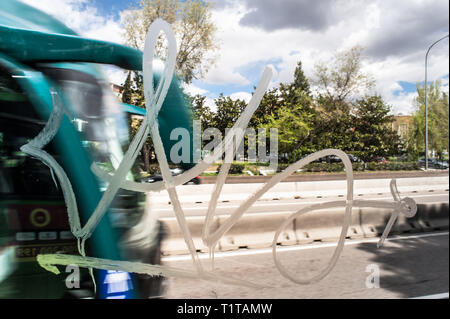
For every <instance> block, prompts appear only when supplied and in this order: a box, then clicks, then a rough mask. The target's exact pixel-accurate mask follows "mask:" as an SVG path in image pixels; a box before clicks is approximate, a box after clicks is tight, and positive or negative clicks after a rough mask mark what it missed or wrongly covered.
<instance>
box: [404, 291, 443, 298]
mask: <svg viewBox="0 0 450 319" xmlns="http://www.w3.org/2000/svg"><path fill="white" fill-rule="evenodd" d="M409 299H448V292H444V293H441V294H434V295H428V296H421V297H414V298H409Z"/></svg>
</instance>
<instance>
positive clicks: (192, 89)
mask: <svg viewBox="0 0 450 319" xmlns="http://www.w3.org/2000/svg"><path fill="white" fill-rule="evenodd" d="M183 88H184V91H185V92H186V93H188V94H190V95H192V96H195V95H197V94H200V95H205V94H206V93H208V91H207V90H204V89H201V88H199V87H196V86H195V85H194V84H192V83H191V84H188V85H186V84H184V85H183Z"/></svg>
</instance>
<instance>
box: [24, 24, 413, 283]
mask: <svg viewBox="0 0 450 319" xmlns="http://www.w3.org/2000/svg"><path fill="white" fill-rule="evenodd" d="M161 32H164V34H165V36H166V37H167V43H168V55H167V57H166V59H165V61H166V62H165V67H164V71H163V74H162V77H161V80H160V82H159V84H158V87H157V88H156V90H154V86H153V68H152V67H153V60H154V48H155V44H156V40H157V38H158V35H159V34H160V33H161ZM176 54H177V48H176V41H175V37H174V34H173V31H172V29H171V27H170V25H169V24H167V23H166V22H164V21H163V20H161V19H158V20H156V21H155V22H154V23H153V24H152V25H151V26H150V28H149V31H148V34H147V37H146V42H145V49H144V55H143V65H142V67H143V75H144V93H145V100H146V106H147V114H146V116H145V118H144V120H143V123H142V125H141V127H140V128H139V131H138V132H137V134H136V135H135V138H134V139H133V141H132V142H131V144H130V146H129V149H128V150H127V152H126V154H125V156H124V158H123V160H122V162H121V163H120V165H119V167H118V168H117V169H116V171H115V172H114V174H108V173H106V172H104V171H103V170H101V169H100V168H99V167H97V166H96V165H95V164H93V165H92V167H91V169H92V171H93V172H94V173H95V174H96V175H97V176H98V177H100V178H102V179H103V180H105V181H107V182H108V183H109V184H108V187H107V189H106V191H105V192H104V194H103V196H102V198H101V200H100V202H99V203H98V205H97V208H96V209H95V210H94V212H93V213H92V215H91V217H90V218H89V219H88V221H87V222H86V224H85V225H84V226H83V227H82V226H81V223H80V218H79V214H78V208H77V203H76V200H75V196H74V193H73V190H72V186H71V183H70V181H69V179H68V178H67V176H66V174H65V172H64V170H63V169H62V168H61V167H60V166H59V165H58V163H57V162H56V161H55V159H53V158H52V157H51V156H50V155H49V154H48V153H46V152H45V151H43V150H42V148H43V147H44V146H45V145H46V144H47V143H48V142H49V141H51V140H52V138H53V137H54V136H55V134H56V132H57V131H58V129H59V125H60V123H61V120H62V118H63V116H64V113H65V109H64V105H62V103H61V102H60V100H59V99H58V97H57V96H56V95H55V94H53V110H52V113H51V115H50V118H49V120H48V122H47V123H46V126H45V127H44V129H43V130H42V131H41V132H40V134H39V135H38V136H37V137H36V138H34V139H33V140H32V141H31V142H29V143H28V144H26V145H24V146H22V148H21V150H22V151H23V152H24V153H27V154H28V155H30V156H33V157H35V158H38V159H40V160H42V161H43V162H44V163H45V164H46V165H48V166H49V167H50V168H51V169H52V170H53V171H54V172H55V174H56V177H57V178H58V180H59V182H60V184H61V187H62V190H63V194H64V198H65V202H66V206H67V210H68V214H69V223H70V227H71V231H72V233H73V234H74V236H75V237H76V238H77V239H78V243H79V251H80V254H81V256H73V255H64V254H46V255H38V256H37V260H38V262H39V264H40V265H41V266H42V267H44V268H45V269H47V270H49V271H51V272H54V273H59V270H58V268H57V267H55V265H77V266H79V267H86V268H90V269H92V268H96V269H105V270H116V271H118V270H120V271H126V272H134V273H141V274H149V275H153V276H178V277H184V278H198V279H203V280H212V281H215V282H222V283H226V284H235V285H245V286H250V287H262V286H260V285H258V284H256V283H251V282H247V281H245V280H242V279H240V278H233V277H230V276H221V275H219V274H215V273H213V272H212V271H207V270H206V269H205V268H204V267H203V265H202V263H201V261H200V259H199V257H198V255H197V251H196V247H195V245H194V242H193V239H192V236H191V233H190V231H189V228H188V227H187V222H186V217H185V214H184V212H183V208H182V205H181V203H180V200H179V198H178V194H177V190H176V186H178V185H182V184H184V183H186V182H187V181H189V180H190V179H192V178H194V177H195V176H198V175H199V174H201V173H202V172H203V171H205V170H206V169H207V168H208V167H209V166H210V164H211V163H213V162H214V161H216V160H218V159H219V158H220V157H221V156H222V155H223V153H224V152H225V151H231V152H234V149H233V138H234V136H236V140H237V141H240V140H241V139H242V138H243V133H244V132H245V128H246V127H247V125H248V123H249V121H250V118H251V117H252V115H253V113H254V112H255V110H256V108H257V107H258V105H259V103H260V101H261V99H262V97H263V95H264V92H265V91H266V89H267V87H268V85H269V83H270V79H271V76H272V74H271V70H270V68H266V69H265V70H264V73H263V75H262V77H261V80H260V82H259V84H258V86H257V88H256V90H255V92H254V94H253V96H252V98H251V100H250V102H249V104H248V106H247V107H246V108H245V110H244V111H243V113H242V114H241V116H240V117H239V119H238V120H237V121H236V123H235V124H234V126H233V127H232V129H231V130H230V131H229V132H228V134H227V135H226V136H225V140H224V141H223V142H222V144H221V145H219V151H216V152H214V154H212V155H208V156H207V157H206V158H204V159H203V160H201V161H200V162H199V163H197V164H196V165H195V166H194V167H193V168H191V169H190V170H188V171H186V172H184V173H183V174H181V175H178V176H172V174H171V173H170V169H169V164H168V161H167V158H166V155H165V152H164V147H163V141H162V140H161V137H160V134H159V129H158V122H157V117H158V113H159V110H160V109H161V107H162V104H163V102H164V99H165V97H166V94H167V91H168V88H169V85H170V83H171V81H172V77H173V73H174V69H175V58H176ZM149 134H150V136H151V138H152V140H153V143H154V147H155V153H156V156H157V159H158V163H159V165H160V169H161V173H162V176H163V180H162V181H160V182H156V183H151V184H145V183H136V182H132V181H129V180H126V175H127V173H128V172H129V170H130V168H131V166H132V165H133V163H134V161H135V160H136V157H137V155H138V153H139V150H140V149H141V148H142V146H143V143H144V142H145V140H146V139H147V137H148V135H149ZM327 155H336V156H338V157H339V158H340V159H341V160H342V162H343V163H344V166H345V171H346V178H347V197H346V200H342V201H333V202H327V203H323V204H317V205H312V206H309V207H307V208H303V209H301V210H299V211H297V212H296V213H294V214H292V215H291V216H290V217H289V218H288V219H287V220H286V221H285V222H284V223H283V224H282V225H280V227H279V229H278V231H277V232H276V234H275V238H274V241H273V256H274V260H275V264H276V266H277V268H278V269H279V271H280V272H281V274H282V275H283V276H285V277H287V278H289V279H291V280H292V281H294V282H296V283H299V284H309V283H312V282H316V281H318V280H321V279H322V278H324V277H325V276H326V275H327V274H328V273H329V272H330V271H331V270H332V269H333V267H334V266H335V264H336V262H337V260H338V258H339V256H340V254H341V252H342V249H343V246H344V241H345V238H346V234H347V231H348V227H349V225H350V220H351V213H352V208H353V207H375V208H388V209H392V210H393V213H392V215H391V218H390V220H389V222H388V224H387V226H386V228H385V230H384V232H383V235H382V237H381V239H380V241H379V243H378V246H381V245H382V244H383V241H384V240H385V239H386V238H387V236H388V234H389V232H390V229H391V227H392V225H393V224H394V222H395V220H396V219H397V217H398V216H399V214H400V213H403V214H405V215H406V216H407V217H412V216H414V215H415V213H416V210H417V207H416V204H415V202H414V200H412V199H410V198H405V199H401V198H400V196H399V193H398V191H397V187H396V183H395V180H392V181H391V193H392V196H393V199H394V201H393V202H382V201H364V200H353V171H352V165H351V162H350V160H349V158H348V156H347V155H346V154H345V153H344V152H342V151H340V150H336V149H327V150H323V151H320V152H316V153H314V154H311V155H309V156H307V157H305V158H303V159H301V160H299V161H298V162H296V163H294V164H292V165H291V166H289V167H288V168H286V169H285V170H284V171H283V172H281V173H279V174H277V175H275V176H273V177H272V178H271V179H270V180H269V181H268V182H267V183H265V184H263V185H262V186H261V187H260V188H259V189H258V190H257V191H256V192H255V193H254V194H252V195H251V196H249V197H248V198H247V200H245V201H244V202H243V203H242V204H241V205H240V206H239V207H238V208H237V209H235V210H234V211H233V212H232V214H231V215H230V216H229V218H228V219H227V220H226V221H225V222H224V223H223V224H221V226H220V227H219V228H218V229H217V230H215V231H214V232H211V230H212V222H213V219H214V215H215V211H216V207H217V202H218V198H219V195H220V193H221V191H222V187H223V185H224V183H225V179H226V176H227V174H228V171H229V169H230V165H231V164H230V163H224V164H223V165H222V166H221V170H220V172H219V175H218V178H217V182H216V184H215V187H214V190H213V192H212V194H211V199H210V201H209V206H208V209H207V212H206V217H205V222H204V226H203V234H202V239H203V242H204V243H205V244H206V245H207V246H208V247H209V249H210V252H211V256H213V254H214V249H215V247H216V245H217V243H218V241H219V239H220V238H221V237H222V236H223V235H224V234H225V233H226V232H227V231H228V230H229V229H230V228H231V227H232V226H233V225H234V224H235V223H236V222H237V221H238V220H239V218H240V217H241V216H242V215H243V214H244V213H245V212H246V211H247V210H248V209H249V208H250V207H251V206H252V205H253V204H254V203H255V202H256V201H257V200H258V199H259V198H260V197H261V196H262V195H263V194H264V193H266V192H267V191H268V190H270V189H271V188H272V187H273V186H274V185H276V184H277V183H279V182H281V181H283V180H284V179H286V178H287V177H288V176H290V175H291V174H293V173H294V172H295V171H296V170H298V169H300V168H301V167H303V166H305V165H306V164H308V163H310V162H312V161H314V160H316V159H318V158H321V157H323V156H327ZM233 156H234V153H233ZM119 188H122V189H128V190H133V191H138V192H154V191H160V190H163V189H166V190H167V191H168V194H169V196H170V200H171V202H172V205H173V210H174V212H175V216H176V218H177V221H178V224H179V226H180V228H181V231H182V233H183V236H184V240H185V242H186V245H187V247H188V249H189V251H190V253H191V256H192V260H193V263H194V265H195V268H196V271H187V270H184V269H177V268H170V267H165V266H161V265H150V264H142V263H137V262H130V261H115V260H106V259H99V258H94V257H87V256H86V255H85V249H84V245H85V241H86V240H87V239H88V238H89V237H90V236H91V234H92V232H93V231H94V229H95V228H96V226H97V225H98V223H99V221H100V220H101V218H102V217H103V216H104V214H105V213H106V211H107V209H108V207H109V205H110V204H111V202H112V200H113V199H114V196H115V195H116V193H117V191H118V190H119ZM333 207H345V217H344V224H343V227H342V232H341V235H340V238H339V242H338V245H337V247H336V249H335V251H334V253H333V255H332V257H331V259H330V261H329V263H328V265H327V266H326V267H325V268H324V269H323V270H322V271H321V272H320V273H319V274H318V275H316V276H315V277H313V278H310V279H298V278H296V277H295V276H294V275H293V274H291V273H289V272H288V271H287V270H286V269H285V268H284V267H283V266H282V265H281V264H280V262H279V261H278V259H277V252H276V247H277V239H278V236H279V235H280V233H281V231H282V230H283V229H284V228H285V227H286V225H288V223H290V222H292V220H293V219H295V218H297V217H298V216H300V215H302V214H306V213H308V212H311V211H314V210H320V209H326V208H333Z"/></svg>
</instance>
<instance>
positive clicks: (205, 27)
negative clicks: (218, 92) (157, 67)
mask: <svg viewBox="0 0 450 319" xmlns="http://www.w3.org/2000/svg"><path fill="white" fill-rule="evenodd" d="M158 18H162V19H164V20H165V21H166V22H168V23H170V24H171V25H172V28H173V30H174V33H175V37H176V39H177V47H178V55H177V59H176V69H177V71H178V73H179V75H180V76H181V77H182V78H183V79H184V81H185V82H186V83H190V82H191V81H192V80H193V79H199V78H201V77H203V76H204V75H205V74H206V72H208V70H209V68H210V67H211V66H212V65H213V63H214V61H215V59H216V56H215V55H214V54H213V53H214V52H215V51H216V50H217V49H218V45H217V42H216V39H215V33H216V27H215V25H214V23H213V21H212V18H211V3H209V2H208V1H201V0H186V1H180V0H140V1H139V3H138V7H136V8H133V9H132V10H130V11H129V13H128V14H127V15H126V16H125V34H124V35H125V39H126V42H127V44H128V45H131V46H133V47H135V48H137V49H141V50H142V49H143V47H144V44H145V36H146V34H147V30H148V28H149V27H150V25H151V24H152V23H153V22H154V21H155V20H156V19H158ZM155 50H156V55H157V56H159V57H160V58H164V57H165V56H166V51H167V46H166V42H165V39H164V37H162V36H160V38H159V39H158V41H157V44H156V48H155Z"/></svg>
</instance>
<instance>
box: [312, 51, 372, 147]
mask: <svg viewBox="0 0 450 319" xmlns="http://www.w3.org/2000/svg"><path fill="white" fill-rule="evenodd" d="M362 50H363V49H362V48H361V47H354V48H352V49H350V50H348V51H344V52H339V53H337V54H336V55H335V56H334V57H333V58H332V59H331V60H329V61H326V62H321V63H318V64H316V66H315V80H314V84H315V85H316V86H317V88H318V96H317V98H316V99H315V106H314V108H315V111H316V117H315V125H314V130H313V132H311V138H312V141H311V144H312V145H314V146H315V147H316V148H317V149H316V150H321V149H324V148H338V149H342V150H344V151H347V152H351V151H353V143H354V142H355V141H354V138H353V136H352V135H351V133H352V132H353V131H354V118H353V116H352V112H353V107H354V105H355V103H354V101H355V100H356V98H357V96H358V95H360V94H363V93H364V94H366V92H367V91H368V90H369V89H371V88H372V87H373V85H374V81H373V80H372V79H371V77H370V76H369V75H368V74H365V73H364V72H363V71H362V66H361V63H362Z"/></svg>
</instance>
